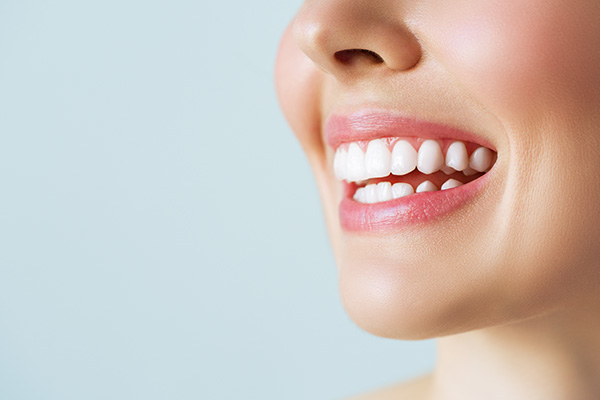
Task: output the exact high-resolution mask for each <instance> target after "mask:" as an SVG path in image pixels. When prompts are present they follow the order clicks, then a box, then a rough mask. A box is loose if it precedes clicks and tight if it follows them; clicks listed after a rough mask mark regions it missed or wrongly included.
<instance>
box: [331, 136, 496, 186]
mask: <svg viewBox="0 0 600 400" xmlns="http://www.w3.org/2000/svg"><path fill="white" fill-rule="evenodd" d="M493 161H494V152H493V151H492V150H490V149H488V148H487V147H479V148H477V149H476V150H475V151H473V153H472V154H471V156H470V157H469V155H468V154H467V148H466V146H465V144H464V143H463V142H461V141H455V142H452V144H450V146H449V147H448V150H447V151H446V156H445V157H444V154H443V153H442V149H441V147H440V145H439V144H438V142H437V141H435V140H425V141H424V142H423V143H422V144H421V146H420V147H419V150H418V151H417V150H416V149H415V148H414V147H413V146H412V145H411V144H410V143H409V142H408V141H406V140H399V141H397V142H396V143H395V144H394V147H393V149H392V150H391V151H390V149H389V148H388V146H387V145H386V144H385V143H384V142H383V140H381V139H375V140H371V141H370V142H369V144H368V145H367V151H366V152H363V151H362V149H361V148H360V146H359V145H358V143H356V142H352V143H350V144H349V146H348V148H347V149H345V148H342V147H341V146H340V147H338V149H337V150H336V152H335V156H334V159H333V169H334V172H335V176H336V177H337V179H339V180H344V179H345V180H346V181H348V182H359V181H364V180H366V179H371V178H382V177H385V176H388V175H389V174H390V173H391V174H393V175H406V174H408V173H409V172H411V171H413V170H414V169H415V168H417V169H418V170H419V171H420V172H422V173H424V174H432V173H434V172H436V171H439V170H442V171H443V172H445V173H446V174H451V173H453V172H455V171H463V173H464V174H465V175H472V174H475V173H477V172H484V171H487V170H488V169H489V168H490V166H491V165H492V163H493Z"/></svg>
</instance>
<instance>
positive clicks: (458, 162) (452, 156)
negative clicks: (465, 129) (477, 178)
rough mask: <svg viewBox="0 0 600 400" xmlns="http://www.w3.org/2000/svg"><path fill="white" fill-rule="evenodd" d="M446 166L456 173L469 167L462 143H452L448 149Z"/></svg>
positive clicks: (465, 149) (467, 156)
mask: <svg viewBox="0 0 600 400" xmlns="http://www.w3.org/2000/svg"><path fill="white" fill-rule="evenodd" d="M446 165H447V166H449V167H452V168H454V169H455V170H457V171H462V170H463V169H465V168H467V167H468V166H469V155H468V154H467V147H466V146H465V144H464V143H463V142H454V143H452V144H451V145H450V146H449V147H448V151H446Z"/></svg>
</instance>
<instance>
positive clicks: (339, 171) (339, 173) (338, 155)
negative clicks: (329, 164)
mask: <svg viewBox="0 0 600 400" xmlns="http://www.w3.org/2000/svg"><path fill="white" fill-rule="evenodd" d="M347 158H348V152H347V151H346V150H345V149H342V148H341V147H338V149H337V150H336V152H335V156H334V157H333V171H334V173H335V177H336V178H337V179H338V180H339V181H342V180H344V179H345V178H346V166H347V162H346V159H347Z"/></svg>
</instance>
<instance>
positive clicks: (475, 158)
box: [469, 147, 494, 172]
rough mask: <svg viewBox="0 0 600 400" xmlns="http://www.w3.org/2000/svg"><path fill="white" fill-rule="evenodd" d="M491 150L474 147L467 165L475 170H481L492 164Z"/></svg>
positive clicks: (492, 155)
mask: <svg viewBox="0 0 600 400" xmlns="http://www.w3.org/2000/svg"><path fill="white" fill-rule="evenodd" d="M493 157H494V154H493V152H492V151H491V150H490V149H488V148H487V147H479V148H477V149H475V151H474V152H473V154H471V157H470V158H469V167H471V168H473V169H474V170H475V171H478V172H483V171H485V170H486V169H488V168H489V167H490V165H492V158H493Z"/></svg>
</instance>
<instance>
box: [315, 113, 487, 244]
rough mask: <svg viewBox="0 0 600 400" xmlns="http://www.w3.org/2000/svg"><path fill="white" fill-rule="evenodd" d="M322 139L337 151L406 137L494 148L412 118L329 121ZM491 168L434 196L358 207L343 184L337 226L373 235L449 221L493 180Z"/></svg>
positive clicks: (355, 116) (473, 137)
mask: <svg viewBox="0 0 600 400" xmlns="http://www.w3.org/2000/svg"><path fill="white" fill-rule="evenodd" d="M324 130H325V139H326V141H327V143H328V144H329V145H330V146H331V147H333V148H334V149H335V148H337V147H338V146H339V145H340V144H342V143H344V142H355V141H362V140H373V139H377V138H383V137H397V136H400V137H401V136H404V137H406V136H408V137H418V138H423V139H456V140H462V141H467V142H472V143H476V144H478V145H481V146H485V147H487V148H489V149H491V150H494V151H496V149H495V146H493V145H491V143H489V142H488V141H487V140H485V139H484V138H481V137H479V136H477V135H475V134H472V133H469V132H465V131H462V130H459V129H456V128H452V127H449V126H446V125H442V124H437V123H432V122H428V121H421V120H419V119H417V118H415V117H411V116H404V115H398V114H393V113H387V112H381V111H371V110H363V111H359V112H356V113H353V114H350V115H336V114H333V115H331V116H330V117H329V118H328V119H327V121H326V123H325V127H324ZM493 171H494V168H493V167H492V169H491V170H490V171H488V172H487V173H486V174H484V175H483V176H481V177H479V178H477V179H475V180H473V181H471V182H469V183H466V184H464V185H462V186H459V187H456V188H453V189H448V190H439V191H435V192H423V193H415V194H412V195H409V196H406V197H402V198H399V199H396V200H391V201H386V202H381V203H375V204H362V203H358V202H357V201H355V200H354V199H353V198H352V196H353V194H354V190H352V189H351V186H350V185H348V184H344V185H345V186H344V188H345V190H344V196H343V199H342V201H341V203H340V207H339V212H340V223H341V226H342V228H343V229H344V230H346V231H349V232H363V233H368V232H371V233H378V232H386V231H390V230H391V231H393V230H398V229H402V228H406V227H409V226H414V225H416V224H420V223H427V222H429V221H433V220H436V219H439V218H440V217H442V216H445V215H448V214H450V213H452V212H453V211H456V210H458V209H459V208H461V207H463V206H465V205H466V204H467V203H469V202H471V201H472V200H473V199H475V198H476V197H477V195H478V194H479V193H480V192H481V191H482V190H483V189H484V187H485V186H486V185H487V183H488V182H489V181H490V180H491V177H492V176H493Z"/></svg>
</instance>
